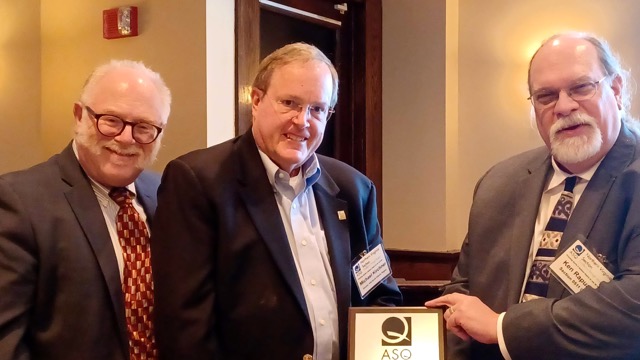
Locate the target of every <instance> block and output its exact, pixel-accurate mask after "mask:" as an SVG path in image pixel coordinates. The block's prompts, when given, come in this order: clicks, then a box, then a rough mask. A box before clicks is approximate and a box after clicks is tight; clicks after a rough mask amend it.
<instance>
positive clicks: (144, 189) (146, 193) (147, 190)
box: [135, 172, 158, 227]
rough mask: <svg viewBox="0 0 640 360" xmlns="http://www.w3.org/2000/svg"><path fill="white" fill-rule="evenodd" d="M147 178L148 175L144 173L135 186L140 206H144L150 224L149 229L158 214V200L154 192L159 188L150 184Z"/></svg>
mask: <svg viewBox="0 0 640 360" xmlns="http://www.w3.org/2000/svg"><path fill="white" fill-rule="evenodd" d="M147 177H148V174H145V172H142V174H140V176H138V178H137V179H136V181H135V186H136V193H137V196H138V201H139V202H140V205H142V208H143V209H144V213H145V215H146V216H147V223H148V224H149V227H151V223H152V222H153V216H154V215H155V213H156V207H158V199H157V198H156V196H155V195H156V194H155V191H154V190H157V187H156V186H153V185H151V184H149V180H148V178H147Z"/></svg>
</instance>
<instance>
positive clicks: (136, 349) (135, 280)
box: [109, 188, 157, 360]
mask: <svg viewBox="0 0 640 360" xmlns="http://www.w3.org/2000/svg"><path fill="white" fill-rule="evenodd" d="M109 196H110V197H111V198H112V199H113V201H115V202H116V204H118V206H120V209H119V210H118V215H117V216H116V228H117V230H118V240H119V241H120V246H121V247H122V257H123V259H124V271H123V279H122V292H123V293H124V305H125V316H126V319H127V333H128V335H129V358H130V359H131V360H145V359H156V358H157V350H156V343H155V338H154V334H153V323H152V322H151V312H152V311H153V281H152V277H151V256H150V250H149V232H148V230H147V225H146V224H145V223H144V221H142V219H140V214H138V212H137V211H136V209H135V208H134V207H133V204H132V194H131V193H130V192H129V190H127V189H126V188H113V189H112V190H111V191H110V192H109Z"/></svg>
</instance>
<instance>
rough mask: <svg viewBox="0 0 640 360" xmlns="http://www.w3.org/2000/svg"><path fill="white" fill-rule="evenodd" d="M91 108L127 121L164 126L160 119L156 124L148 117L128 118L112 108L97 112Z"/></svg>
mask: <svg viewBox="0 0 640 360" xmlns="http://www.w3.org/2000/svg"><path fill="white" fill-rule="evenodd" d="M91 110H93V111H94V113H95V114H96V115H109V116H115V117H117V118H118V119H121V120H126V121H129V122H132V123H135V124H138V123H145V124H151V125H155V126H162V121H159V122H158V124H156V122H155V121H151V120H149V119H146V118H134V119H127V118H125V117H124V116H122V115H119V114H118V112H117V111H114V110H110V109H108V110H104V112H97V111H95V109H93V108H91Z"/></svg>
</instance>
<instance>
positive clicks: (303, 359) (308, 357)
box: [302, 354, 313, 360]
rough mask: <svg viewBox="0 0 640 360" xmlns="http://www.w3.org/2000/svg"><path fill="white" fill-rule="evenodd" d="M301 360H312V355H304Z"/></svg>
mask: <svg viewBox="0 0 640 360" xmlns="http://www.w3.org/2000/svg"><path fill="white" fill-rule="evenodd" d="M302 360H313V355H309V354H306V355H305V356H303V357H302Z"/></svg>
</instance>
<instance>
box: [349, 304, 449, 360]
mask: <svg viewBox="0 0 640 360" xmlns="http://www.w3.org/2000/svg"><path fill="white" fill-rule="evenodd" d="M442 314H443V313H442V309H433V308H431V309H427V308H424V307H352V308H349V360H410V359H413V360H425V359H427V360H431V359H434V360H438V359H439V360H444V353H445V327H444V319H443V315H442Z"/></svg>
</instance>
